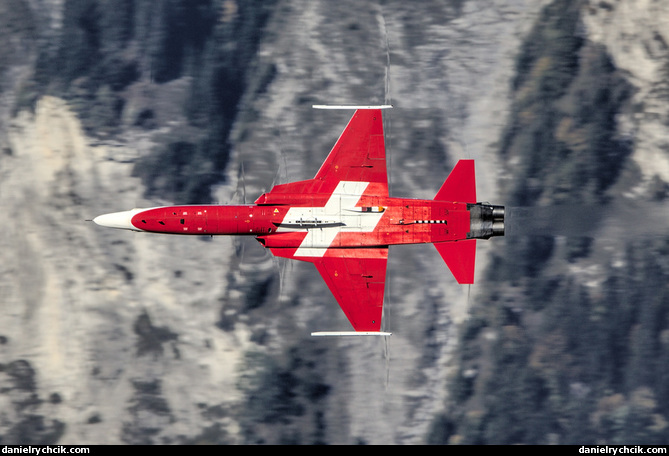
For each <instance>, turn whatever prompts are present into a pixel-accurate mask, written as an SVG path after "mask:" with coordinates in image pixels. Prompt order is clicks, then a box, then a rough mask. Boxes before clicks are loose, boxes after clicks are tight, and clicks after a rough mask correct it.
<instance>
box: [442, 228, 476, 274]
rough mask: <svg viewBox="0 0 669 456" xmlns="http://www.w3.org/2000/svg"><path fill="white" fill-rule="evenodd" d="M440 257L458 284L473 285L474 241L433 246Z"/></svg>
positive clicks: (443, 243)
mask: <svg viewBox="0 0 669 456" xmlns="http://www.w3.org/2000/svg"><path fill="white" fill-rule="evenodd" d="M434 246H435V247H436V248H437V251H438V252H439V254H440V255H441V257H442V258H443V259H444V261H445V262H446V265H447V266H448V269H450V270H451V272H452V273H453V276H454V277H455V280H457V281H458V283H460V284H467V283H474V266H475V263H476V239H467V240H464V241H456V242H438V243H436V244H434Z"/></svg>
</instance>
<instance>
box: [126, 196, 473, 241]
mask: <svg viewBox="0 0 669 456" xmlns="http://www.w3.org/2000/svg"><path fill="white" fill-rule="evenodd" d="M364 199H365V198H363V200H364ZM308 204H309V203H308V202H306V203H305V205H304V206H286V205H245V206H221V205H197V206H165V207H158V208H153V209H146V210H143V211H140V212H137V213H135V214H134V215H133V216H132V218H131V219H130V222H131V224H132V226H133V227H134V228H135V229H137V230H141V231H148V232H154V233H167V234H185V235H210V236H215V235H252V236H256V237H258V240H260V241H261V243H262V244H263V245H265V246H266V247H272V248H282V247H285V248H295V247H299V246H300V245H301V244H302V243H303V242H304V238H305V236H306V234H307V233H308V232H309V231H316V232H318V233H320V232H323V231H335V232H336V233H331V234H334V236H324V237H323V238H322V240H319V239H320V238H319V237H318V236H316V239H314V241H313V243H312V245H310V247H321V248H337V247H339V248H342V247H363V246H388V245H395V244H420V243H430V242H443V241H455V240H460V239H466V238H467V233H468V232H469V231H470V220H469V211H468V210H467V205H466V204H465V203H451V202H443V201H431V200H417V199H403V198H378V197H377V198H374V201H366V202H365V201H362V200H361V201H360V202H359V203H358V204H357V205H356V206H353V207H350V208H345V209H343V210H339V211H335V212H332V213H329V214H323V215H318V214H316V213H315V211H314V209H316V208H314V207H311V206H309V205H308ZM319 209H320V208H319ZM296 211H297V213H298V214H299V216H293V217H290V215H291V212H292V213H294V212H296ZM342 213H344V214H343V216H342ZM370 221H371V223H366V222H370Z"/></svg>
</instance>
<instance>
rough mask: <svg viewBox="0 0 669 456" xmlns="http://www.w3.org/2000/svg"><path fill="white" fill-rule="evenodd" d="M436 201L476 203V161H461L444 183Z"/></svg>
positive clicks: (435, 198)
mask: <svg viewBox="0 0 669 456" xmlns="http://www.w3.org/2000/svg"><path fill="white" fill-rule="evenodd" d="M434 200H435V201H457V202H459V203H472V204H474V203H476V176H475V170H474V160H460V161H458V163H457V164H456V165H455V168H453V171H451V174H449V175H448V177H447V178H446V181H445V182H444V183H443V185H442V186H441V188H440V189H439V191H438V192H437V196H435V197H434Z"/></svg>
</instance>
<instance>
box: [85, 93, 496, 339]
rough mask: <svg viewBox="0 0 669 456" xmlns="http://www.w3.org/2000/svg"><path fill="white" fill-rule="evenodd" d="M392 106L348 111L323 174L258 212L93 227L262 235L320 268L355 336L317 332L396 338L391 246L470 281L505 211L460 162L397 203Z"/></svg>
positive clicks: (109, 219)
mask: <svg viewBox="0 0 669 456" xmlns="http://www.w3.org/2000/svg"><path fill="white" fill-rule="evenodd" d="M315 107H319V106H315ZM320 107H324V106H320ZM386 107H389V106H354V107H346V108H350V109H355V110H356V111H355V113H354V115H353V117H352V118H351V120H350V121H349V123H348V125H347V126H346V128H345V129H344V132H343V133H342V134H341V136H340V137H339V139H338V140H337V143H336V144H335V146H334V147H333V149H332V151H331V152H330V154H329V155H328V157H327V159H326V160H325V162H324V163H323V165H322V166H321V168H320V169H319V170H318V172H317V173H316V176H315V177H314V178H313V179H309V180H304V181H299V182H292V183H288V184H282V185H276V186H275V187H274V188H272V189H271V191H269V192H268V193H265V194H263V195H261V196H260V197H259V198H258V199H257V200H256V201H255V204H253V205H242V206H231V205H195V206H193V205H188V206H164V207H154V208H149V209H133V210H130V211H124V212H115V213H111V214H104V215H100V216H99V217H96V218H95V219H94V222H95V223H97V224H98V225H102V226H107V227H111V228H121V229H128V230H133V231H146V232H151V233H167V234H186V235H207V236H215V235H248V236H255V238H256V239H257V240H258V241H259V242H260V243H261V244H262V245H263V246H264V247H265V248H268V249H270V251H271V252H272V253H273V254H274V255H276V256H279V257H284V258H291V259H294V260H302V261H307V262H310V263H313V264H314V265H315V266H316V269H318V272H320V274H321V275H322V276H323V279H325V282H326V283H327V285H328V287H329V288H330V291H331V292H332V294H333V295H334V297H335V298H336V300H337V302H338V303H339V305H340V306H341V308H342V310H343V311H344V313H345V314H346V316H347V317H348V320H349V321H350V322H351V325H352V326H353V329H354V330H355V331H342V332H316V333H312V334H313V335H390V333H389V332H382V331H381V317H382V310H383V294H384V287H385V280H386V264H387V262H388V247H389V246H391V245H397V244H423V243H433V244H434V246H435V247H436V248H437V251H438V252H439V254H440V255H441V256H442V258H443V259H444V261H445V262H446V264H447V265H448V267H449V268H450V270H451V272H452V273H453V275H454V276H455V279H456V280H457V282H458V283H460V284H471V283H473V282H474V262H475V257H476V239H488V238H490V237H492V236H502V235H504V206H493V205H490V204H488V203H479V202H477V201H476V183H475V177H474V161H473V160H460V161H458V163H457V164H456V166H455V168H454V169H453V171H452V172H451V174H450V175H449V176H448V178H447V179H446V181H445V182H444V183H443V185H442V186H441V188H440V189H439V191H438V192H437V194H436V196H435V197H434V199H433V200H420V199H408V198H395V197H391V196H390V195H389V194H388V177H387V171H386V151H385V145H384V137H383V122H382V115H381V112H382V111H381V109H383V108H386ZM328 108H344V107H332V106H328Z"/></svg>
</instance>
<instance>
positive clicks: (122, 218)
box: [93, 209, 142, 231]
mask: <svg viewBox="0 0 669 456" xmlns="http://www.w3.org/2000/svg"><path fill="white" fill-rule="evenodd" d="M141 211H142V209H139V210H138V209H133V210H131V211H123V212H112V213H111V214H103V215H99V216H97V217H95V218H94V219H93V222H95V223H97V224H98V225H100V226H106V227H108V228H119V229H122V230H135V231H141V230H138V229H137V228H136V227H134V226H133V224H132V223H131V220H132V217H133V216H134V215H135V214H137V213H138V212H141Z"/></svg>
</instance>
